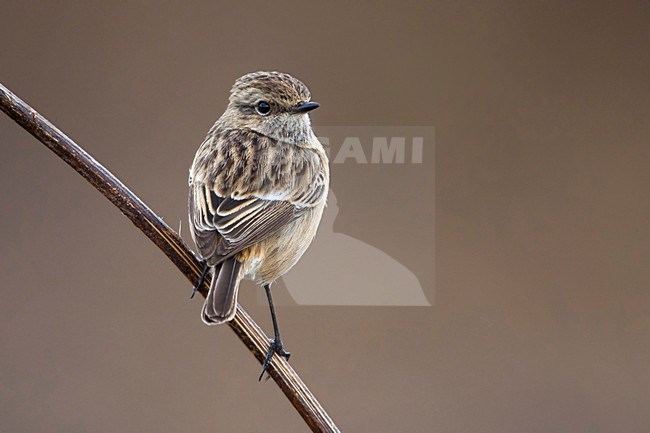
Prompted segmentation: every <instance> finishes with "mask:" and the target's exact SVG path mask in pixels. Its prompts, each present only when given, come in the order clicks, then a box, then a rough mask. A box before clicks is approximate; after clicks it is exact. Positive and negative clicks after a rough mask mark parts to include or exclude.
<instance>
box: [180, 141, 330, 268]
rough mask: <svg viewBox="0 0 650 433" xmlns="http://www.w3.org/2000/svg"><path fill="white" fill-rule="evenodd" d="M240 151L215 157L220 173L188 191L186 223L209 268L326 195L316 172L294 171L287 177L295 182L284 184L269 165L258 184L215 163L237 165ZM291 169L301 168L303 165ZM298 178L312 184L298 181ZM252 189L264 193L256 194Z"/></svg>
mask: <svg viewBox="0 0 650 433" xmlns="http://www.w3.org/2000/svg"><path fill="white" fill-rule="evenodd" d="M238 149H239V150H241V151H242V152H243V151H244V150H243V148H241V147H234V148H231V149H229V150H228V151H225V152H217V154H215V155H214V156H215V157H216V160H217V166H218V167H220V169H221V170H220V171H219V173H217V174H216V176H215V177H216V178H215V179H214V181H212V179H209V178H205V179H203V180H202V179H200V176H199V177H198V178H197V179H195V181H194V182H192V185H191V186H190V197H189V202H190V203H189V209H190V223H191V226H192V231H193V235H194V240H195V242H196V244H197V247H198V249H199V251H200V253H201V256H202V257H203V258H204V259H206V260H207V261H208V263H209V264H211V265H214V264H217V263H219V262H221V261H223V260H225V259H226V258H228V257H231V256H233V255H234V254H237V253H238V252H240V251H242V250H244V249H246V248H248V247H250V246H251V245H254V244H256V243H258V242H260V241H262V240H264V239H266V238H267V237H269V236H270V235H272V234H273V233H275V232H277V231H278V230H279V229H281V228H282V227H283V226H285V225H286V224H288V223H290V222H291V221H293V220H295V219H297V218H298V217H300V216H301V215H302V214H303V213H304V212H306V211H307V210H308V209H310V208H311V207H313V206H315V205H316V204H318V203H319V202H320V201H321V200H323V199H324V197H323V195H324V194H325V192H326V190H327V185H326V176H325V174H324V173H323V172H321V171H320V170H312V169H310V170H296V171H295V172H294V173H293V174H290V177H293V178H294V181H293V182H289V183H287V182H286V180H285V181H283V180H282V177H281V176H277V173H275V172H274V170H275V171H277V170H280V168H277V167H274V166H273V164H270V165H269V166H268V167H266V169H267V170H264V167H262V168H261V171H269V173H267V174H266V175H263V176H266V178H265V179H263V180H262V181H261V182H260V181H259V179H257V178H251V179H247V176H250V173H249V171H248V170H241V168H240V167H230V165H234V163H233V164H230V163H229V162H225V163H223V161H219V159H221V160H223V159H230V160H232V161H241V159H238V158H237V155H236V154H235V155H233V153H236V152H237V150H238ZM267 161H268V159H267ZM295 164H305V161H297V162H295ZM289 165H291V164H289ZM312 165H314V164H312ZM314 168H315V167H314ZM286 169H287V168H286V167H285V170H286ZM237 173H241V174H240V176H239V177H238V178H237V176H234V177H233V176H232V175H233V174H237ZM300 173H302V174H300ZM301 175H302V176H303V177H304V176H309V177H310V178H304V179H296V176H298V177H300V176H301ZM254 176H259V174H255V175H254ZM255 185H263V187H261V188H254V186H255ZM287 185H288V186H287ZM233 191H234V192H233Z"/></svg>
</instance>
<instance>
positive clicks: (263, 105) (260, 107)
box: [255, 101, 271, 116]
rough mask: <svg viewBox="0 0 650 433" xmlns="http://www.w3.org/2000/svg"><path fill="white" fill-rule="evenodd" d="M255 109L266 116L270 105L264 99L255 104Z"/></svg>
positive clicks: (269, 110)
mask: <svg viewBox="0 0 650 433" xmlns="http://www.w3.org/2000/svg"><path fill="white" fill-rule="evenodd" d="M255 110H256V111H257V112H258V113H259V114H260V115H262V116H266V115H267V114H269V113H270V112H271V105H269V103H268V102H266V101H260V102H258V103H257V105H256V106H255Z"/></svg>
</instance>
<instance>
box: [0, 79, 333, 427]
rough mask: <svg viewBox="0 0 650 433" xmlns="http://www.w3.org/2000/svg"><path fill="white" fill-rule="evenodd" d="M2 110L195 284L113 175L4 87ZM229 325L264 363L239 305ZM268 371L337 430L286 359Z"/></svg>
mask: <svg viewBox="0 0 650 433" xmlns="http://www.w3.org/2000/svg"><path fill="white" fill-rule="evenodd" d="M0 109H2V111H4V112H5V113H6V114H7V115H8V116H9V117H11V118H12V119H13V120H14V121H16V123H18V124H19V125H20V126H22V127H23V128H24V129H25V130H26V131H27V132H29V133H30V134H32V135H33V136H34V137H36V138H37V139H38V140H39V141H40V142H42V143H43V144H45V146H47V147H48V148H49V149H50V150H51V151H52V152H54V153H55V154H57V156H59V158H61V159H63V160H64V161H65V162H66V163H67V164H68V165H70V166H71V167H72V168H74V169H75V170H76V171H77V172H78V173H79V174H80V175H81V176H83V177H84V178H85V179H86V180H87V181H88V182H90V184H91V185H92V186H94V187H95V188H97V189H98V190H99V192H101V193H102V194H104V196H105V197H106V198H107V199H109V200H110V201H111V203H113V204H114V205H115V206H117V207H118V209H119V210H120V211H121V212H122V213H123V214H124V215H126V217H127V218H129V219H130V220H131V222H132V223H133V224H134V225H135V226H136V227H137V228H139V229H140V230H142V232H143V233H144V234H145V235H146V236H147V237H148V238H149V239H151V241H152V242H153V243H154V244H156V246H158V248H160V249H161V250H162V252H163V253H165V255H167V257H168V258H169V259H170V260H171V261H172V263H174V265H176V267H177V268H178V269H179V270H180V271H181V272H182V273H183V275H185V276H186V277H187V279H188V280H190V282H191V283H192V284H196V283H197V282H198V279H199V276H200V274H201V264H200V263H199V260H198V259H197V258H196V257H195V256H194V254H193V253H192V251H190V250H189V248H187V246H186V245H185V244H184V243H183V241H182V240H181V238H180V237H179V236H178V235H177V234H176V233H175V232H174V231H173V230H172V229H171V228H169V226H167V224H165V223H164V222H163V221H162V219H160V217H158V216H157V215H156V214H155V213H154V212H153V211H152V210H151V209H150V208H149V207H148V206H147V205H146V204H145V203H144V202H142V200H140V199H139V198H138V197H137V196H136V195H135V194H133V193H132V192H131V191H130V190H129V189H128V188H127V187H126V186H125V185H124V184H123V183H122V182H120V181H119V179H117V178H116V177H115V176H114V175H113V174H112V173H111V172H109V171H108V170H107V169H106V168H104V167H103V166H102V165H101V164H100V163H98V162H97V161H95V159H94V158H93V157H92V156H90V155H89V154H88V153H86V151H84V150H83V149H82V148H81V147H79V146H78V145H77V144H76V143H75V142H73V141H72V140H71V139H70V138H68V137H67V136H66V135H65V134H63V133H62V132H61V131H60V130H59V129H57V128H56V127H55V126H54V125H52V124H51V123H50V122H49V121H48V120H47V119H45V118H44V117H43V116H41V115H40V114H38V113H37V112H36V111H35V110H34V109H33V108H31V107H30V106H29V105H27V104H26V103H24V102H23V101H22V100H20V99H19V98H18V97H17V96H16V95H14V94H13V93H12V92H11V91H9V90H8V89H7V88H6V87H4V86H3V85H2V84H0ZM208 280H209V279H208ZM209 283H210V282H209V281H206V282H204V284H203V286H202V287H200V289H199V291H200V293H201V295H203V297H205V296H206V294H207V288H208V287H209ZM229 325H230V327H231V328H232V330H233V331H235V333H236V334H237V336H238V337H239V338H240V339H241V341H242V342H243V343H244V344H245V345H246V347H248V349H249V350H250V351H251V352H252V353H253V355H254V356H255V357H256V358H257V360H258V361H259V362H260V363H262V362H264V358H265V356H266V352H267V350H268V348H269V343H268V341H269V340H268V338H267V336H266V335H265V334H264V332H263V331H262V330H261V329H260V327H259V326H258V325H257V324H256V323H255V322H254V321H253V319H251V317H250V316H249V315H248V314H247V313H246V311H244V309H243V308H241V306H239V305H238V306H237V315H236V316H235V318H234V319H233V320H232V321H231V322H229ZM268 372H269V374H270V376H271V377H272V378H273V380H274V381H275V382H276V383H277V384H278V386H279V387H280V389H281V390H282V392H283V393H284V394H285V395H286V396H287V398H288V399H289V401H290V402H291V404H292V405H293V406H294V407H295V408H296V410H297V411H298V413H300V416H302V418H303V419H304V420H305V422H306V423H307V425H308V426H309V427H310V428H311V430H312V431H314V432H338V431H339V429H338V428H337V427H336V425H335V424H334V422H333V421H332V419H331V418H330V417H329V415H328V414H327V413H326V412H325V409H323V407H322V406H321V405H320V403H319V402H318V400H316V397H314V395H313V394H312V393H311V391H309V389H308V388H307V386H306V385H305V384H304V383H303V381H302V380H301V379H300V377H298V374H297V373H296V372H295V371H294V370H293V368H291V366H290V365H289V364H288V363H287V362H286V360H285V359H284V358H281V357H273V361H272V362H271V365H270V368H269V370H268Z"/></svg>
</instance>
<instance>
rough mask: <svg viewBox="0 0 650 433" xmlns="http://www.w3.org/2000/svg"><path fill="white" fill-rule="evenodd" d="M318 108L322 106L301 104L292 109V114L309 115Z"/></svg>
mask: <svg viewBox="0 0 650 433" xmlns="http://www.w3.org/2000/svg"><path fill="white" fill-rule="evenodd" d="M318 107H320V104H319V103H318V102H312V101H309V102H301V103H300V104H298V105H296V106H295V107H293V108H292V109H291V112H293V113H308V112H310V111H311V110H315V109H317V108H318Z"/></svg>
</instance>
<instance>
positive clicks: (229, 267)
mask: <svg viewBox="0 0 650 433" xmlns="http://www.w3.org/2000/svg"><path fill="white" fill-rule="evenodd" d="M240 271H241V263H240V262H239V261H237V259H235V258H234V257H231V258H229V259H228V260H226V261H225V262H223V263H221V267H220V268H216V270H215V274H217V273H218V275H213V276H212V284H210V291H209V292H208V297H207V298H206V300H205V304H203V311H202V313H201V318H202V319H203V321H204V322H205V323H206V324H208V325H219V324H221V323H224V322H228V321H230V320H232V318H233V317H235V312H236V311H237V292H238V291H239V280H240V275H239V274H240Z"/></svg>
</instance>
